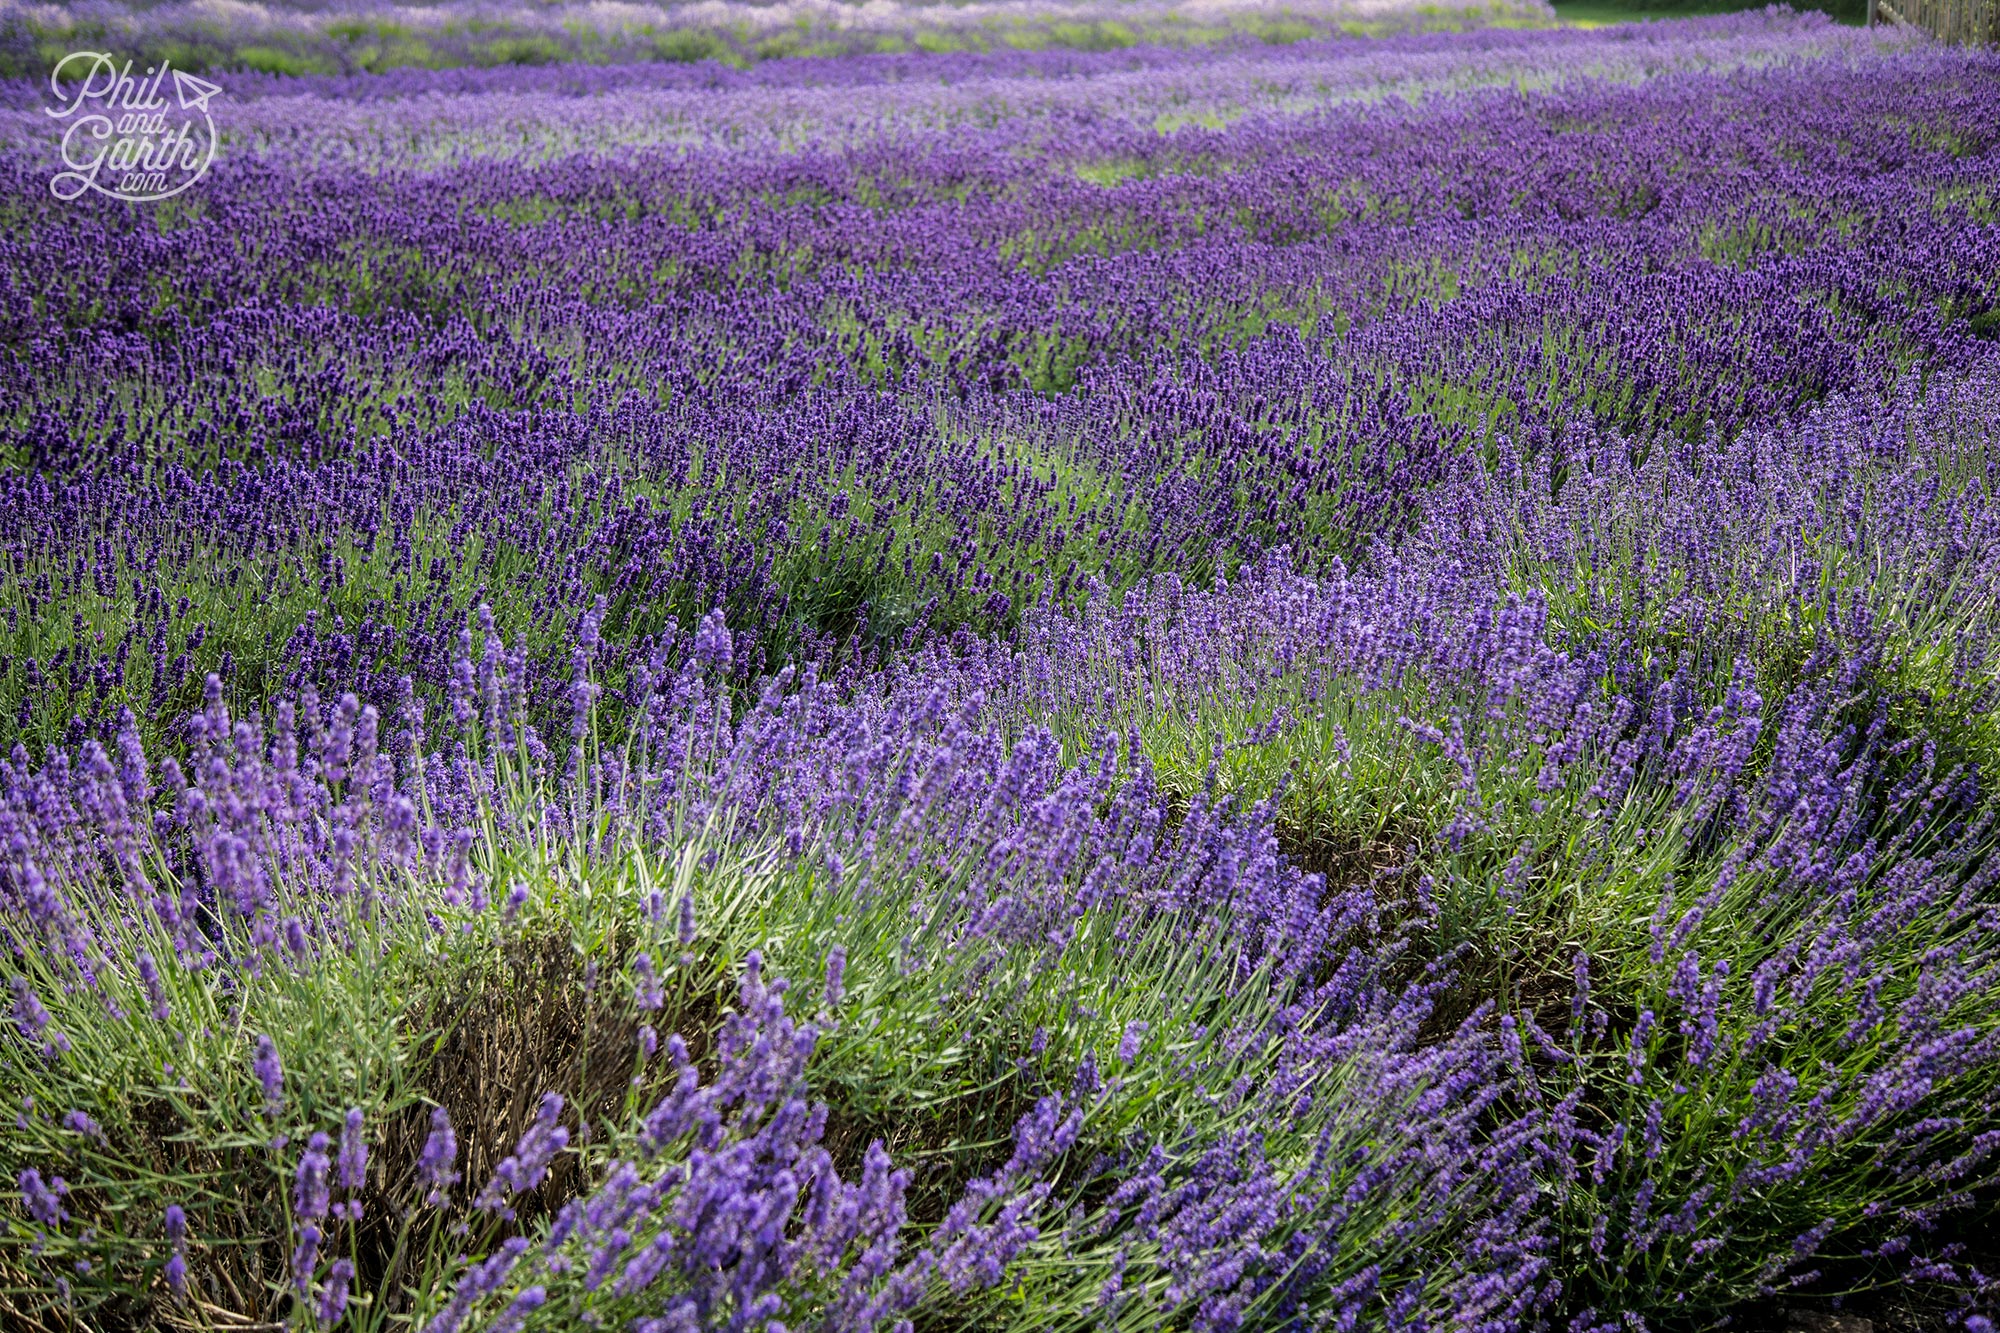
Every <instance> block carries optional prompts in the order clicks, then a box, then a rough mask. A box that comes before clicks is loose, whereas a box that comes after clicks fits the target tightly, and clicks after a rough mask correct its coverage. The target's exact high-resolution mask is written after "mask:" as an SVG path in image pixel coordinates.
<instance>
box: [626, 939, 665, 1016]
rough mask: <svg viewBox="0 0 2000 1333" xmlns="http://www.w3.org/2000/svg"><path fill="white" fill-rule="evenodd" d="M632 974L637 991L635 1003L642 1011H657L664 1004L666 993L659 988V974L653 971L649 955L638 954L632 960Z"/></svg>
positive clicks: (651, 959)
mask: <svg viewBox="0 0 2000 1333" xmlns="http://www.w3.org/2000/svg"><path fill="white" fill-rule="evenodd" d="M632 973H633V978H634V984H635V987H636V990H637V995H636V998H637V1002H638V1005H639V1008H640V1009H642V1010H652V1009H658V1008H660V1007H661V1006H662V1005H664V1004H666V1002H667V997H666V992H665V991H664V990H663V989H662V988H661V986H660V978H659V974H658V973H656V972H655V971H654V970H653V958H652V955H651V954H643V953H642V954H640V955H639V956H638V957H637V958H635V959H633V960H632Z"/></svg>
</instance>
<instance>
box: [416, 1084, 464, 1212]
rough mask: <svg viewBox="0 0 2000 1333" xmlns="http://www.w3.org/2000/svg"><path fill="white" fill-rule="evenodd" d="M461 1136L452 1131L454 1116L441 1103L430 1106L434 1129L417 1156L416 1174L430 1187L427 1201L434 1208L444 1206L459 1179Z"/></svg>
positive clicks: (432, 1128)
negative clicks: (459, 1143) (459, 1138)
mask: <svg viewBox="0 0 2000 1333" xmlns="http://www.w3.org/2000/svg"><path fill="white" fill-rule="evenodd" d="M457 1163H458V1136H457V1135H456V1134H454V1133H453V1132H452V1127H451V1117H450V1116H448V1115H446V1114H445V1110H444V1108H443V1107H442V1106H437V1107H433V1108H431V1132H430V1136H429V1137H428V1138H426V1139H425V1140H424V1150H423V1152H422V1153H421V1154H420V1155H419V1156H418V1158H417V1174H418V1176H419V1177H421V1178H422V1180H423V1182H424V1183H425V1184H426V1185H428V1186H430V1195H429V1197H428V1198H427V1199H426V1200H425V1202H426V1203H428V1204H429V1205H430V1206H431V1207H433V1208H442V1207H444V1206H445V1204H446V1202H447V1201H448V1200H449V1198H450V1196H451V1187H452V1186H453V1185H454V1184H456V1183H457V1181H458V1171H457V1169H456V1168H457Z"/></svg>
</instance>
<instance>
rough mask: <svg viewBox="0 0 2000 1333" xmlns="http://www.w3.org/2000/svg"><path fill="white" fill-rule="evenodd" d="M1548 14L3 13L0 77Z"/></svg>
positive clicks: (1339, 26)
mask: <svg viewBox="0 0 2000 1333" xmlns="http://www.w3.org/2000/svg"><path fill="white" fill-rule="evenodd" d="M1552 18H1553V12H1552V11H1551V10H1550V9H1549V7H1548V5H1547V4H1546V2H1545V0H1421V2H1419V0H1310V2H1309V3H1304V4H1300V3H1288V4H1282V5H1281V4H1275V3H1271V0H1178V2H1163V0H1052V2H1051V3H1042V4H1022V3H1010V2H1009V0H999V2H998V3H995V2H993V0H976V2H974V3H962V4H949V5H947V4H928V3H922V2H921V0H919V2H917V3H900V2H899V0H868V2H867V3H845V2H844V0H784V3H778V4H755V3H737V2H736V0H695V2H693V3H660V2H658V0H637V2H631V0H626V2H621V3H605V2H604V0H595V2H591V3H558V4H549V5H535V4H521V3H495V2H494V0H456V2H455V3H431V4H421V5H397V4H387V3H378V2H376V0H340V3H335V4H330V5H320V4H313V5H299V4H288V3H282V0H277V2H274V3H269V4H258V3H249V4H233V5H230V6H227V7H222V6H215V5H207V4H201V3H160V4H151V5H136V6H135V5H127V4H121V3H115V2H114V0H86V3H82V4H78V5H60V6H59V5H52V4H38V3H33V2H32V0H7V2H6V3H5V4H0V69H4V70H6V71H7V72H8V73H11V74H20V73H26V72H28V71H29V70H31V69H34V68H35V67H36V66H37V64H38V63H39V64H42V65H45V64H47V63H48V62H49V60H50V58H51V57H50V53H51V52H52V51H54V50H56V49H57V48H64V47H74V46H75V44H76V43H77V41H78V40H80V39H97V40H100V41H110V42H112V43H114V44H117V45H120V46H121V47H122V48H124V49H126V50H128V51H131V52H133V53H135V54H140V55H142V56H143V57H144V58H146V59H158V58H161V57H163V56H164V57H169V58H172V59H174V60H175V61H176V62H177V63H178V64H179V66H180V67H181V68H183V69H190V68H193V69H208V70H222V69H256V70H265V71H270V72H279V73H287V74H303V73H319V74H329V73H332V74H353V73H361V72H366V73H375V74H379V73H383V72H387V71H394V70H399V69H407V68H412V67H415V68H431V69H437V68H453V67H463V66H476V67H491V66H523V67H534V66H540V65H548V64H551V63H559V62H567V61H581V62H594V63H603V62H607V61H609V62H631V61H647V60H656V61H668V62H677V63H688V62H694V61H715V62H721V63H727V64H730V65H745V64H749V63H752V62H756V61H766V60H772V59H778V58H784V57H796V56H800V55H806V56H819V57H827V56H844V57H852V56H857V55H866V54H870V53H878V52H906V51H910V50H912V49H921V50H924V51H926V52H937V51H967V50H971V51H986V50H994V49H999V50H1008V49H1013V50H1042V49H1046V48H1050V47H1057V48H1070V49H1079V50H1086V51H1090V50H1103V49H1106V48H1119V47H1129V46H1132V45H1134V44H1135V43H1166V44H1174V45H1183V46H1192V47H1205V48H1213V47H1215V46H1217V45H1232V44H1246V43H1250V42H1256V41H1266V42H1278V43H1284V42H1294V41H1298V40H1300V39H1301V38H1306V37H1312V36H1325V35H1328V34H1330V33H1335V32H1341V31H1348V32H1352V31H1356V30H1363V31H1374V32H1398V31H1409V30H1413V29H1414V30H1423V29H1426V28H1436V27H1450V28H1462V27H1465V26H1468V25H1478V24H1481V23H1486V22H1503V23H1522V22H1526V23H1546V22H1548V21H1550V20H1551V19H1552Z"/></svg>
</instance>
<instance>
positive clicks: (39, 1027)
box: [14, 977, 70, 1056]
mask: <svg viewBox="0 0 2000 1333" xmlns="http://www.w3.org/2000/svg"><path fill="white" fill-rule="evenodd" d="M54 1021H55V1020H54V1019H52V1018H51V1017H50V1016H49V1011H48V1010H47V1009H45V1008H43V1007H42V998H41V996H39V995H37V994H35V991H34V988H33V987H31V986H30V985H28V982H27V978H25V977H15V978H14V1026H15V1027H17V1028H19V1029H20V1031H21V1035H22V1036H23V1037H24V1038H26V1039H27V1041H28V1043H29V1044H30V1045H35V1046H40V1047H41V1051H42V1054H43V1055H45V1056H54V1055H56V1054H57V1053H59V1052H66V1051H68V1050H69V1048H70V1043H69V1038H68V1037H65V1036H64V1035H63V1034H62V1033H61V1032H60V1031H57V1030H55V1029H54V1028H52V1027H51V1026H50V1024H51V1023H53V1022H54Z"/></svg>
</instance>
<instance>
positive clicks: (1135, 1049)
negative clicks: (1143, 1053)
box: [1118, 1018, 1147, 1065]
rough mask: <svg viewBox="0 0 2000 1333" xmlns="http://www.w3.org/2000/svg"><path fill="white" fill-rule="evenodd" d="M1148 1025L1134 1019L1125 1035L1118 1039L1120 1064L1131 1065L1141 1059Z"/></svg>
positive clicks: (1126, 1027) (1128, 1025) (1127, 1027)
mask: <svg viewBox="0 0 2000 1333" xmlns="http://www.w3.org/2000/svg"><path fill="white" fill-rule="evenodd" d="M1146 1030H1147V1025H1146V1024H1144V1023H1141V1022H1140V1021H1139V1020H1138V1019H1136V1018H1135V1019H1133V1020H1132V1021H1131V1022H1129V1023H1127V1024H1126V1025H1125V1032H1124V1035H1122V1036H1120V1037H1119V1038H1118V1063H1119V1064H1121V1065H1129V1064H1131V1063H1132V1062H1133V1061H1134V1060H1136V1059H1138V1058H1139V1051H1140V1048H1141V1047H1143V1046H1144V1045H1145V1044H1146Z"/></svg>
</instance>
